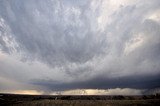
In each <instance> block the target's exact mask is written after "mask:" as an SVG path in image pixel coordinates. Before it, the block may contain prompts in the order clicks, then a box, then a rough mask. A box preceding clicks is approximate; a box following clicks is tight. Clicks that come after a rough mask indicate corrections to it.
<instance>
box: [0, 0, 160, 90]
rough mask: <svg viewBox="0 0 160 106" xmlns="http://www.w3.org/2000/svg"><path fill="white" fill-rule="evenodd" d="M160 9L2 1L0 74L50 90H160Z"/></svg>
mask: <svg viewBox="0 0 160 106" xmlns="http://www.w3.org/2000/svg"><path fill="white" fill-rule="evenodd" d="M159 5H160V1H159V0H152V1H149V0H145V2H144V1H141V0H134V1H129V0H128V1H127V0H120V1H118V2H117V1H116V2H115V1H114V0H113V1H105V0H91V1H90V0H81V1H75V0H70V1H66V0H61V1H59V0H46V1H45V2H44V0H39V1H38V2H37V0H27V1H22V0H1V1H0V63H3V65H0V66H1V70H0V74H1V75H0V77H5V78H10V77H12V79H15V80H22V83H31V84H32V83H35V84H37V85H43V86H46V87H47V88H49V89H52V90H65V89H76V88H78V89H85V88H92V89H95V88H98V89H106V88H116V87H119V88H126V87H128V88H139V89H145V88H146V89H149V88H154V87H155V88H156V87H159V85H160V84H159V78H158V76H159V74H160V65H159V64H160V55H159V54H160V35H159V33H160V20H159V17H160V16H159V12H160V7H159ZM8 66H11V67H12V68H8ZM12 70H13V71H14V72H15V73H16V74H14V73H13V71H12ZM11 73H13V74H11Z"/></svg>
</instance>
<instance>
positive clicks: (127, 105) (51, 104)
mask: <svg viewBox="0 0 160 106" xmlns="http://www.w3.org/2000/svg"><path fill="white" fill-rule="evenodd" d="M12 106H160V102H159V100H158V99H157V100H155V99H154V100H37V101H29V102H23V103H21V104H14V105H12Z"/></svg>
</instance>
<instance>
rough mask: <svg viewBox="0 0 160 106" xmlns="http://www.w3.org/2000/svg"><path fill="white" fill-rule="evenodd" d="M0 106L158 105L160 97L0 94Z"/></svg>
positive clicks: (159, 104) (159, 105)
mask: <svg viewBox="0 0 160 106" xmlns="http://www.w3.org/2000/svg"><path fill="white" fill-rule="evenodd" d="M0 106H160V97H159V95H158V96H155V95H148V96H96V95H94V96H69V95H68V96H60V95H59V96H48V95H11V94H0Z"/></svg>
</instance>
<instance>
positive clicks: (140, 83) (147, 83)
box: [32, 74, 160, 91]
mask: <svg viewBox="0 0 160 106" xmlns="http://www.w3.org/2000/svg"><path fill="white" fill-rule="evenodd" d="M32 82H33V84H35V85H42V86H46V87H48V88H49V89H51V90H53V91H56V90H58V91H59V90H62V91H63V90H70V89H113V88H133V89H154V88H159V87H160V78H159V74H158V75H147V76H138V75H137V76H127V77H117V78H106V77H105V76H99V77H96V78H92V79H89V80H85V81H75V82H70V83H61V82H54V81H52V80H37V81H32Z"/></svg>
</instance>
